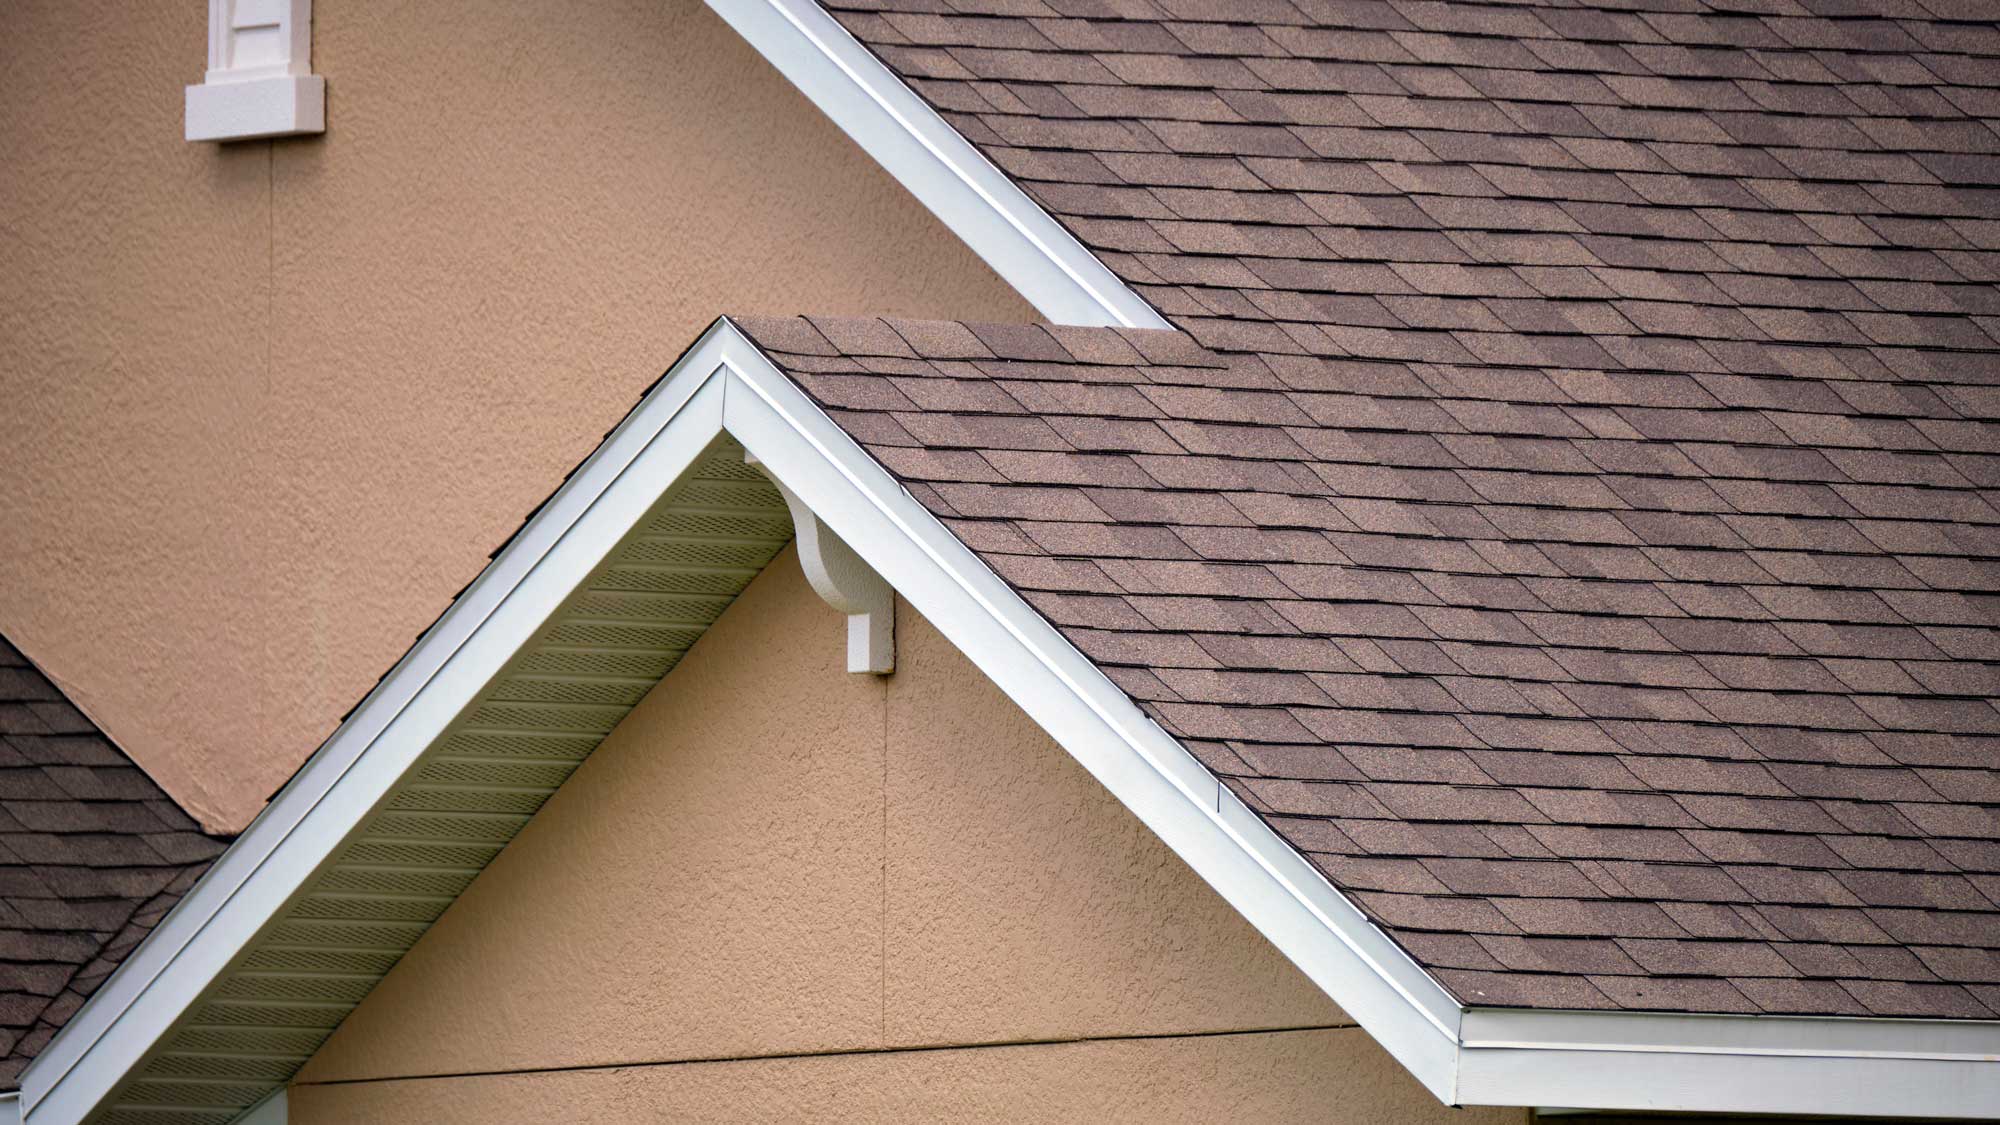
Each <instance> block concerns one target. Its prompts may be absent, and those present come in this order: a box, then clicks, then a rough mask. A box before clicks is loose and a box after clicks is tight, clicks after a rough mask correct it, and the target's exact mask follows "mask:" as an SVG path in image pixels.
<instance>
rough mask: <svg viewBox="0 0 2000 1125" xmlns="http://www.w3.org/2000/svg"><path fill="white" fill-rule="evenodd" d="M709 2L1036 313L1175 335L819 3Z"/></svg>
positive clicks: (801, 0) (1061, 320) (810, 0)
mask: <svg viewBox="0 0 2000 1125" xmlns="http://www.w3.org/2000/svg"><path fill="white" fill-rule="evenodd" d="M708 6H709V7H711V8H713V9H714V10H715V11H716V13H717V14H718V15H720V16H721V17H722V18H723V19H724V20H727V21H728V22H729V25H730V26H731V27H733V28H735V29H736V31H737V33H738V34H740V35H742V36H743V38H744V39H745V40H747V41H748V42H749V43H750V45H751V47H753V48H755V49H756V51H757V53H759V54H761V55H762V56H764V58H765V60H766V61H768V62H769V63H771V65H772V66H775V67H777V68H778V70H779V71H780V72H781V73H783V74H784V76H785V77H786V78H787V79H789V80H790V81H791V83H792V85H794V86H796V87H798V89H799V90H800V91H801V92H802V93H804V94H805V95H806V97H807V98H809V99H811V101H812V103H813V104H814V105H816V106H818V107H819V108H820V110H821V111H822V112H824V113H825V114H826V115H827V116H828V117H829V118H832V119H833V122H834V124H836V125H838V126H839V127H840V128H841V130H842V131H843V132H845V133H846V134H847V135H848V136H849V137H850V138H852V139H853V140H854V142H855V143H856V144H859V145H860V146H861V147H862V149H863V150H864V151H866V152H867V153H868V155H870V156H872V157H874V158H875V160H876V162H877V163H879V164H881V165H882V167H883V168H884V169H885V170H887V171H888V173H889V174H890V175H891V176H893V177H895V178H896V180H897V181H898V182H900V183H901V184H902V185H903V187H904V188H906V189H907V190H908V191H909V192H910V194H911V195H914V196H916V197H917V199H918V201H919V202H921V203H922V204H923V205H924V206H925V207H928V208H929V209H930V211H931V213H932V214H933V215H936V216H937V217H938V219H939V220H940V221H942V222H943V223H944V225H945V226H947V227H949V228H951V231H952V233H953V234H956V235H957V236H958V237H959V238H960V239H962V240H963V241H964V242H965V244H966V245H967V246H970V247H971V248H972V250H973V252H974V253H976V254H978V255H979V256H980V257H981V258H982V259H984V260H985V262H986V264H987V265H989V266H991V267H993V271H994V272H995V273H997V274H999V275H1000V276H1001V278H1002V279H1003V280H1005V281H1006V282H1007V283H1008V284H1009V285H1011V286H1013V287H1014V289H1015V290H1016V291H1017V292H1019V293H1020V294H1021V296H1023V297H1025V298H1027V300H1028V303H1029V304H1031V305H1033V306H1035V311H1037V312H1039V313H1041V314H1042V315H1043V316H1044V317H1047V318H1048V319H1049V320H1050V321H1051V322H1053V323H1056V324H1075V325H1086V326H1091V327H1118V328H1165V329H1171V328H1173V325H1171V324H1169V323H1168V322H1167V321H1166V319H1165V318H1164V317H1162V316H1161V315H1160V314H1159V313H1158V312H1157V311H1155V310H1154V308H1153V306H1151V305H1149V304H1147V303H1146V301H1145V299H1144V298H1142V297H1140V296H1139V295H1138V294H1137V293H1134V292H1133V291H1132V290H1131V289H1130V288H1128V287H1127V286H1126V284H1125V282H1124V281H1123V280H1122V279H1120V278H1119V277H1118V275H1117V274H1115V273H1112V272H1111V269H1110V267H1109V266H1106V265H1105V264H1104V263H1103V262H1101V261H1099V260H1098V258H1097V256H1096V255H1095V254H1092V253H1091V252H1090V251H1089V250H1088V249H1086V248H1085V247H1084V246H1083V244H1082V243H1080V242H1078V241H1077V240H1076V238H1075V236H1074V235H1072V234H1070V233H1069V231H1067V230H1065V229H1063V226H1062V224H1061V223H1058V222H1057V221H1056V220H1055V219H1054V217H1052V216H1051V215H1049V213H1048V212H1046V211H1044V210H1042V208H1041V206H1040V205H1039V204H1037V203H1036V202H1035V201H1034V200H1032V199H1030V198H1028V195H1027V193H1026V192H1024V191H1022V190H1021V188H1020V185H1018V184H1016V183H1015V182H1014V181H1013V179H1012V178H1011V177H1009V176H1008V175H1007V174H1006V173H1005V172H1002V171H1001V170H1000V169H998V168H996V167H994V166H993V163H992V162H991V161H989V160H987V159H986V157H985V156H984V155H983V154H981V153H980V151H979V150H978V149H976V148H974V147H973V145H972V143H971V142H970V141H968V140H966V139H965V138H964V137H963V136H961V135H960V134H959V132H958V130H957V129H954V128H952V126H951V125H950V123H948V122H946V121H945V119H944V118H942V117H940V116H938V114H937V111H936V110H933V109H932V108H931V107H930V105H929V104H928V103H926V102H925V101H924V100H923V98H921V97H919V96H918V94H917V92H916V91H914V90H912V89H910V87H909V86H908V85H907V84H905V83H904V82H903V80H902V79H901V78H899V77H897V76H896V75H895V74H894V73H892V72H891V71H890V70H889V68H888V67H886V66H883V65H882V63H881V60H879V59H877V58H876V57H875V56H874V55H873V54H872V53H870V52H869V50H868V48H867V47H864V46H862V45H861V44H860V43H859V42H857V41H856V40H855V38H854V36H852V35H850V34H848V32H847V29H846V28H844V27H842V26H840V23H839V21H837V20H835V19H834V18H833V17H832V16H831V15H829V14H827V12H826V10H825V9H824V8H821V7H820V6H819V5H818V4H817V3H815V2H814V0H708Z"/></svg>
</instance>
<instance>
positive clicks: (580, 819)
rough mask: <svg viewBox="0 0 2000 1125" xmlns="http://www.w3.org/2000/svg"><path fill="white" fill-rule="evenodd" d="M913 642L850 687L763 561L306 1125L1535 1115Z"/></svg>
mask: <svg viewBox="0 0 2000 1125" xmlns="http://www.w3.org/2000/svg"><path fill="white" fill-rule="evenodd" d="M897 634H898V650H899V651H898V664H897V671H896V673H895V674H894V675H893V676H890V677H887V678H876V677H869V676H856V675H850V674H848V673H847V672H845V671H844V670H843V660H844V651H845V650H844V644H843V622H842V620H841V618H840V617H839V615H837V614H835V613H834V612H833V611H832V610H830V609H828V608H827V607H826V606H825V605H824V604H823V603H821V602H820V601H819V600H818V599H817V597H816V596H815V595H814V594H813V593H812V591H811V590H810V588H809V587H808V586H807V585H806V583H805V581H804V579H803V577H802V576H801V575H800V573H799V570H798V562H797V559H796V556H795V554H794V553H793V552H792V550H790V549H788V550H787V551H786V552H785V553H784V554H783V555H781V556H779V558H778V559H777V560H776V561H775V562H773V563H772V565H771V566H770V567H769V568H768V569H767V570H766V572H765V573H764V574H763V575H762V576H760V577H759V578H758V579H757V580H756V581H755V582H754V583H752V584H751V586H750V587H749V589H748V590H746V591H745V592H744V594H743V595H742V596H741V597H740V598H739V599H738V601H737V603H736V604H735V605H734V606H732V607H731V608H730V610H729V611H728V612H727V613H726V614H724V616H723V617H722V618H721V620H720V621H718V622H717V623H716V625H715V626H714V627H713V628H712V629H711V630H710V632H709V633H708V635H707V636H705V637H704V638H703V640H702V641H701V642H700V644H698V645H697V646H696V647H695V649H694V650H693V651H692V652H690V654H689V655H688V657H687V658H686V660H684V661H683V663H682V664H681V665H680V667H678V668H676V669H675V670H674V671H673V672H672V673H670V674H669V675H668V677H667V678H666V679H665V680H664V681H663V682H662V683H661V684H660V686H659V687H657V688H655V689H654V691H653V692H652V693H651V694H650V695H648V696H647V698H646V699H645V701H644V702H642V703H641V705H640V706H639V708H638V709H637V710H635V711H634V712H633V713H632V714H631V715H630V716H629V717H628V718H627V719H626V721H625V722H624V723H623V724H622V725H621V726H620V727H619V728H618V730H617V731H615V732H614V733H613V734H612V735H611V737H610V738H609V739H608V740H606V742H605V743H604V745H603V746H602V747H600V748H599V750H598V751H597V752H596V754H595V755H593V756H592V757H591V759H590V760H589V761H588V762H586V763H585V764H584V766H583V767H582V768H581V769H580V770H579V771H578V772H577V774H576V775H575V776H574V777H572V778H571V779H570V781H569V782H568V783H566V784H565V785H564V787H563V788H562V789H561V790H559V791H558V792H557V793H556V795H555V796H554V797H553V798H552V799H551V800H550V801H549V803H548V804H547V805H546V806H545V807H544V808H543V810H542V812H541V813H540V814H539V815H538V816H537V817H536V818H535V820H534V821H532V822H531V823H530V824H529V826H528V827H527V828H526V829H525V830H524V831H523V832H522V834H521V835H520V836H519V837H518V838H517V839H516V840H515V842H514V843H513V844H512V845H510V846H509V847H508V849H507V850H506V851H505V852H504V853H502V854H501V856H500V857H499V859H497V860H496V861H495V862H494V863H493V864H492V865H491V866H490V867H489V868H487V870H486V871H485V872H484V873H483V874H482V875H481V876H480V877H479V879H478V880H476V881H475V882H474V883H473V885H472V887H471V888H470V889H468V890H467V891H466V892H465V893H464V894H463V895H462V896H460V898H459V899H458V901H457V902H456V903H455V904H454V905H453V906H452V907H451V909H450V910H448V911H447V912H446V913H445V915H444V916H443V917H442V918H441V919H440V920H439V921H438V923H437V924H436V926H435V927H434V928H433V929H432V930H431V932H430V933H429V934H427V935H426V936H425V937H424V939H423V940H422V941H420V942H419V943H418V944H417V946H416V947H415V948H414V949H412V950H411V952H410V953H409V954H408V955H407V956H406V957H405V958H404V959H403V961H402V962H401V963H400V964H399V965H398V966H397V967H396V968H395V969H394V970H393V971H392V972H391V973H390V974H389V976H388V977H387V978H386V979H385V980H384V981H383V982H382V983H381V984H380V985H379V986H378V987H377V988H376V990H375V991H374V993H373V994H372V995H370V996H369V998H368V999H367V1000H366V1001H365V1002H363V1004H362V1005H361V1007H359V1008H358V1009H356V1010H355V1012H354V1013H353V1014H352V1015H351V1016H350V1017H349V1018H348V1020H347V1022H346V1023H345V1024H344V1025H342V1027H341V1028H340V1030H339V1031H337V1032H336V1033H335V1034H334V1036H333V1038H332V1039H331V1040H329V1041H328V1042H327V1044H326V1045H325V1046H324V1047H323V1048H322V1049H321V1051H320V1053H319V1054H318V1055H317V1056H315V1058H314V1059H313V1060H312V1061H311V1062H309V1063H308V1064H307V1065H306V1067H305V1069H304V1070H302V1071H301V1072H300V1074H299V1076H298V1079H297V1083H296V1084H295V1085H294V1087H293V1089H292V1095H291V1112H292V1120H293V1121H295V1122H297V1123H298V1125H319V1123H324V1122H335V1121H339V1122H363V1121H382V1122H389V1121H416V1120H423V1121H438V1122H454V1121H465V1122H473V1121H492V1120H502V1119H505V1118H506V1117H507V1116H508V1113H509V1107H518V1106H520V1105H523V1104H532V1105H534V1106H535V1107H536V1115H537V1117H538V1119H546V1120H552V1121H648V1120H670V1119H674V1120H678V1119H688V1118H696V1119H702V1120H738V1119H744V1120H752V1119H791V1118H802V1117H810V1118H812V1119H829V1120H840V1119H851V1120H870V1121H881V1120H935V1119H965V1118H1006V1119H1010V1120H1012V1119H1022V1120H1037V1119H1039V1120H1058V1119H1061V1120H1075V1119H1087V1117H1086V1115H1092V1116H1096V1117H1099V1118H1105V1117H1108V1118H1111V1119H1135V1118H1139V1117H1145V1118H1148V1119H1162V1120H1176V1119H1179V1120H1218V1119H1222V1118H1224V1117H1233V1118H1236V1119H1242V1120H1270V1121H1284V1120H1315V1121H1326V1120H1337V1121H1385V1122H1386V1121H1398V1122H1403V1121H1423V1120H1429V1119H1433V1118H1435V1119H1438V1120H1444V1119H1446V1118H1447V1117H1448V1116H1449V1118H1450V1119H1451V1120H1453V1121H1457V1122H1469V1121H1479V1120H1509V1121H1518V1120H1520V1119H1521V1116H1520V1111H1505V1112H1502V1111H1492V1112H1491V1115H1490V1116H1489V1113H1488V1111H1475V1112H1473V1113H1471V1114H1470V1115H1469V1116H1468V1115H1466V1114H1457V1113H1454V1111H1450V1110H1447V1109H1445V1108H1444V1107H1442V1106H1439V1105H1438V1104H1437V1103H1436V1102H1435V1101H1434V1100H1433V1099H1432V1098H1431V1097H1430V1095H1429V1094H1427V1093H1426V1092H1424V1091H1423V1089H1422V1088H1421V1087H1420V1086H1418V1085H1417V1083H1416V1082H1415V1080H1413V1079H1411V1078H1410V1077H1409V1076H1408V1075H1407V1074H1405V1073H1404V1072H1403V1071H1402V1070H1401V1069H1400V1068H1399V1067H1398V1066H1397V1064H1396V1063H1395V1062H1393V1061H1392V1060H1391V1059H1390V1058H1389V1056H1388V1055H1387V1054H1386V1053H1384V1052H1382V1051H1381V1050H1380V1049H1379V1048H1378V1047H1376V1046H1375V1044H1374V1042H1373V1041H1372V1040H1371V1039H1369V1037H1368V1035H1367V1033H1366V1032H1363V1031H1361V1030H1360V1029H1358V1028H1356V1027H1354V1026H1353V1023H1352V1021H1351V1020H1349V1019H1348V1018H1347V1017H1346V1016H1345V1015H1344V1014H1343V1013H1342V1012H1340V1011H1339V1010H1338V1009H1337V1008H1336V1007H1335V1006H1334V1005H1333V1004H1332V1002H1331V1001H1329V1000H1327V999H1326V997H1325V996H1324V995H1323V994H1322V993H1320V992H1319V991H1318V990H1317V989H1316V988H1314V987H1313V985H1312V984H1311V983H1310V982H1308V981H1307V980H1306V979H1305V978H1304V977H1303V976H1302V975H1301V974H1299V973H1298V972H1297V970H1295V969H1294V968H1292V966H1291V965H1290V964H1289V963H1288V962H1286V961H1285V960H1284V959H1283V958H1282V957H1281V956H1280V955H1279V954H1278V953H1277V952H1276V951H1275V950H1274V949H1273V948H1272V947H1271V946H1270V945H1269V944H1268V943H1267V942H1265V941H1264V939H1263V938H1262V937H1260V936H1259V935H1258V934H1257V933H1256V932H1255V931H1254V930H1252V929H1251V927H1250V926H1249V924H1248V923H1246V922H1244V921H1243V920H1242V918H1241V917H1239V916H1238V915H1237V914H1236V913H1235V912H1234V911H1233V910H1231V909H1230V908H1229V907H1228V905H1227V904H1225V903H1224V902H1223V901H1222V900H1221V898H1220V897H1218V896H1217V895H1215V894H1214V893H1213V892H1212V891H1210V890H1209V889H1208V887H1207V886H1206V885H1205V884H1204V883H1202V882H1201V881H1200V879H1199V878H1197V877H1196V876H1195V875H1194V874H1193V873H1192V872H1191V871H1189V870H1188V869H1187V868H1186V866H1185V865H1183V864H1182V863H1181V861H1180V860H1179V859H1178V858H1176V857H1175V856H1174V855H1173V854H1172V853H1171V852H1170V851H1168V850H1167V848H1166V847H1165V845H1163V844H1161V843H1160V842H1159V841H1158V840H1157V839H1156V838H1154V837H1153V836H1152V834H1151V833H1150V832H1149V831H1148V830H1147V829H1145V828H1144V827H1143V826H1142V825H1141V824H1140V823H1139V822H1138V821H1137V820H1136V819H1135V818H1133V817H1132V816H1131V815H1130V814H1129V813H1127V812H1126V811H1125V810H1124V809H1123V808H1122V807H1120V806H1119V805H1118V804H1117V803H1116V801H1115V800H1113V799H1112V798H1111V797H1110V795H1109V794H1107V793H1106V792H1105V791H1104V790H1103V789H1102V787H1100V786H1099V785H1098V784H1097V783H1096V781H1094V780H1093V779H1092V778H1091V777H1090V776H1089V775H1088V774H1087V773H1085V772H1084V771H1083V769H1082V768H1081V767H1080V766H1078V765H1077V764H1076V763H1075V762H1074V761H1073V760H1071V759H1070V758H1069V756H1068V755H1067V754H1065V753H1064V752H1063V751H1062V750H1061V749H1060V748H1058V747H1057V746H1055V745H1054V744H1053V743H1052V742H1051V741H1050V740H1049V739H1048V738H1047V737H1046V736H1045V735H1044V734H1042V733H1041V731H1040V730H1039V729H1038V728H1036V727H1035V726H1034V725H1033V724H1032V723H1031V721H1030V720H1029V719H1028V718H1027V717H1026V716H1025V715H1024V714H1022V713H1021V711H1020V710H1019V709H1018V708H1016V707H1015V706H1014V705H1013V704H1012V703H1011V702H1010V701H1009V700H1007V699H1006V697H1005V696H1003V695H1002V694H1001V693H1000V692H999V691H998V689H996V688H995V687H993V686H992V684H991V683H990V682H989V681H988V680H986V679H985V677H984V676H983V675H981V674H980V673H979V672H978V671H977V670H976V669H975V668H973V667H972V665H971V664H970V663H969V662H968V661H967V660H965V658H964V657H963V656H961V655H960V654H959V653H958V652H957V651H956V650H955V649H953V648H952V647H951V645H950V644H949V643H948V642H947V641H945V640H944V639H943V637H942V636H940V635H939V634H938V633H937V632H936V631H935V630H934V629H933V628H932V627H931V626H930V625H929V624H928V623H927V622H926V621H924V620H923V619H922V618H921V617H920V616H918V615H917V614H915V613H914V612H912V611H910V610H909V608H908V607H907V606H900V607H899V609H898V620H897ZM856 1052H862V1053H856ZM536 1071H539V1072H541V1073H532V1072H536Z"/></svg>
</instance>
